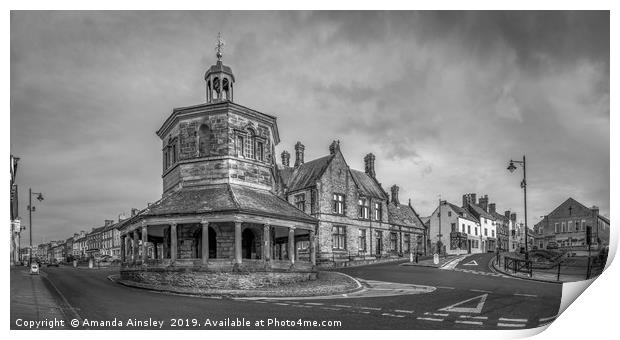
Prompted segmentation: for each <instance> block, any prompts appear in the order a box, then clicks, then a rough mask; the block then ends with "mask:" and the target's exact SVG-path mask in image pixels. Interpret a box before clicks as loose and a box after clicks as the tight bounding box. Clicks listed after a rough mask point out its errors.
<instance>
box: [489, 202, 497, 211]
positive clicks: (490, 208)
mask: <svg viewBox="0 0 620 340" xmlns="http://www.w3.org/2000/svg"><path fill="white" fill-rule="evenodd" d="M489 213H491V214H495V213H496V211H495V203H490V204H489Z"/></svg>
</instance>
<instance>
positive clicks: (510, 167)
mask: <svg viewBox="0 0 620 340" xmlns="http://www.w3.org/2000/svg"><path fill="white" fill-rule="evenodd" d="M515 163H516V164H520V165H522V166H523V180H522V181H521V188H522V189H523V210H524V215H525V260H526V261H527V260H528V259H529V253H528V249H527V182H526V181H525V178H526V177H525V155H523V160H522V161H515V160H512V159H511V160H510V163H509V164H508V168H507V169H508V171H510V172H511V173H513V172H514V171H515V170H517V166H516V165H515Z"/></svg>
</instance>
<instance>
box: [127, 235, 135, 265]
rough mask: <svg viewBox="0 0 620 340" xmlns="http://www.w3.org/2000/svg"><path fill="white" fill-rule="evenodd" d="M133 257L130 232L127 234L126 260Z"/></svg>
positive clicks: (129, 260)
mask: <svg viewBox="0 0 620 340" xmlns="http://www.w3.org/2000/svg"><path fill="white" fill-rule="evenodd" d="M132 257H133V250H132V249H131V236H130V235H129V234H126V235H125V261H126V262H131V259H132Z"/></svg>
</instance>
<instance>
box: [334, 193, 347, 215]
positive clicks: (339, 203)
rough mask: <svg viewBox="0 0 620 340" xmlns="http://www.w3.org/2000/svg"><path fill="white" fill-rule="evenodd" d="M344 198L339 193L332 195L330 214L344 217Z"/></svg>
mask: <svg viewBox="0 0 620 340" xmlns="http://www.w3.org/2000/svg"><path fill="white" fill-rule="evenodd" d="M345 202H346V196H345V195H344V194H341V193H337V192H335V193H333V194H332V213H334V214H335V215H341V216H344V215H346V210H345V209H346V204H345Z"/></svg>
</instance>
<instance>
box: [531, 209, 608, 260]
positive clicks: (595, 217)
mask: <svg viewBox="0 0 620 340" xmlns="http://www.w3.org/2000/svg"><path fill="white" fill-rule="evenodd" d="M587 227H591V239H590V241H591V247H592V249H598V248H600V247H603V246H608V245H609V234H610V232H609V219H608V218H606V217H605V216H601V215H600V214H599V209H598V207H596V206H593V207H591V208H588V207H586V206H585V205H583V204H581V203H579V202H577V201H576V200H575V199H573V198H568V199H567V200H566V201H564V202H563V203H562V204H560V205H559V206H558V207H557V208H555V209H554V210H553V211H552V212H551V213H549V214H548V215H546V216H544V217H543V219H542V220H541V221H540V222H538V223H537V224H536V225H535V226H534V229H533V230H532V235H533V236H534V237H533V245H534V246H536V247H537V248H539V249H547V248H553V249H555V248H560V249H564V250H572V251H585V250H587V239H586V229H587Z"/></svg>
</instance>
